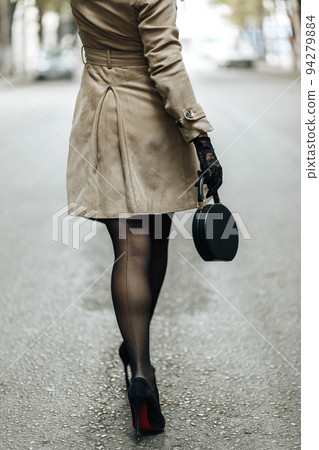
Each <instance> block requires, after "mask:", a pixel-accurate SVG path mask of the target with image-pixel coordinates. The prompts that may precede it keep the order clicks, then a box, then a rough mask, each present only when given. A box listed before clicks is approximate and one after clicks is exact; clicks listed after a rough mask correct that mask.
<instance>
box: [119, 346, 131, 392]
mask: <svg viewBox="0 0 319 450" xmlns="http://www.w3.org/2000/svg"><path fill="white" fill-rule="evenodd" d="M119 356H120V358H121V360H122V363H123V366H124V373H125V383H126V388H127V389H128V388H129V387H130V381H129V377H128V365H129V363H130V359H129V357H128V355H127V352H126V349H125V347H124V342H123V343H122V344H121V345H120V348H119Z"/></svg>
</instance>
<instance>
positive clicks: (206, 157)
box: [193, 133, 223, 198]
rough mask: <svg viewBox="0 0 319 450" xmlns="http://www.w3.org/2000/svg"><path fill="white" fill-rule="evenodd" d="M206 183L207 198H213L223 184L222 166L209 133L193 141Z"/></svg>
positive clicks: (202, 134)
mask: <svg viewBox="0 0 319 450" xmlns="http://www.w3.org/2000/svg"><path fill="white" fill-rule="evenodd" d="M193 142H194V144H195V147H196V152H197V156H198V159H199V162H200V168H201V171H202V176H203V177H204V182H205V183H206V184H207V187H208V192H207V195H206V198H208V197H211V196H212V195H213V194H215V192H217V190H218V189H219V188H220V186H221V185H222V183H223V169H222V166H221V165H220V163H219V161H218V159H217V156H216V154H215V150H214V148H213V146H212V143H211V140H210V138H209V137H208V135H207V133H201V134H200V135H199V136H198V137H197V138H195V139H193Z"/></svg>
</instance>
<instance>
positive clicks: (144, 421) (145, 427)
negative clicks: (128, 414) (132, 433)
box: [132, 404, 156, 431]
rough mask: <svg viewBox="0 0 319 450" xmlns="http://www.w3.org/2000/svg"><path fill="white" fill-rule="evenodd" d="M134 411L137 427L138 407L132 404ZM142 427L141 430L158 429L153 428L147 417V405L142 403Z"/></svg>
mask: <svg viewBox="0 0 319 450" xmlns="http://www.w3.org/2000/svg"><path fill="white" fill-rule="evenodd" d="M132 407H133V411H134V428H135V429H136V409H135V405H134V404H132ZM140 428H141V430H142V429H143V430H151V431H156V430H155V428H153V427H152V426H151V425H150V423H149V421H148V418H147V405H142V406H141V409H140Z"/></svg>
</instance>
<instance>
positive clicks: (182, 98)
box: [136, 0, 213, 142]
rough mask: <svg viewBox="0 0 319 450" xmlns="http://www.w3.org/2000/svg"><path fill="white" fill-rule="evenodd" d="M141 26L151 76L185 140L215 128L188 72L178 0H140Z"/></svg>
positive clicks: (139, 15)
mask: <svg viewBox="0 0 319 450" xmlns="http://www.w3.org/2000/svg"><path fill="white" fill-rule="evenodd" d="M136 6H137V10H138V27H139V33H140V36H141V39H142V42H143V46H144V55H145V57H146V58H147V60H148V64H149V73H150V77H151V79H152V80H153V81H154V83H155V86H156V88H157V90H158V92H159V93H160V95H161V97H162V98H163V101H164V107H165V110H166V112H167V113H169V114H170V115H172V116H173V117H174V118H175V122H176V124H177V126H178V127H179V129H180V131H181V133H182V135H183V137H184V139H185V141H186V142H190V141H191V140H192V139H194V138H195V137H197V136H198V135H199V134H200V133H202V132H205V131H206V132H207V131H212V130H213V127H212V125H211V124H210V123H209V121H208V120H207V118H206V115H205V112H204V111H203V109H202V107H201V106H200V105H199V104H198V103H197V102H196V98H195V95H194V91H193V88H192V85H191V82H190V79H189V76H188V74H187V72H186V69H185V66H184V63H183V60H182V54H181V48H182V46H181V43H180V41H179V31H178V28H177V27H176V12H177V7H176V0H137V3H136Z"/></svg>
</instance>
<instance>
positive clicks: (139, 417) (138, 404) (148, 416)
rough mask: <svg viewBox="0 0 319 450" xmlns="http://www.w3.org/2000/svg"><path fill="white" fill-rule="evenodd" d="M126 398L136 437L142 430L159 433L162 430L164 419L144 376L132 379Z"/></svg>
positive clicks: (155, 397) (138, 436)
mask: <svg viewBox="0 0 319 450" xmlns="http://www.w3.org/2000/svg"><path fill="white" fill-rule="evenodd" d="M128 398H129V401H130V405H131V411H132V420H133V427H134V428H135V429H136V437H137V439H139V438H140V437H141V434H142V431H148V432H156V433H159V432H161V431H163V430H164V428H165V419H164V416H163V415H162V412H161V408H160V405H159V402H158V400H157V396H156V395H155V393H154V391H153V389H152V388H151V386H150V384H149V383H148V381H147V380H145V378H142V377H136V378H134V379H133V381H132V383H131V386H130V388H129V390H128Z"/></svg>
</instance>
